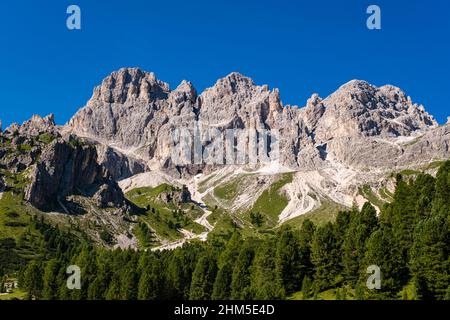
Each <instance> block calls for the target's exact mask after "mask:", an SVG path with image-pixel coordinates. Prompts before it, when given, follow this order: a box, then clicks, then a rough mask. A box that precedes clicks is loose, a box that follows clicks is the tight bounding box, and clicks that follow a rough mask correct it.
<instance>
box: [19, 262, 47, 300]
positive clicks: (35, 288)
mask: <svg viewBox="0 0 450 320" xmlns="http://www.w3.org/2000/svg"><path fill="white" fill-rule="evenodd" d="M42 286H43V284H42V270H41V267H40V266H39V264H38V263H37V262H36V261H33V262H31V263H30V264H29V265H28V266H27V268H26V269H25V272H24V275H23V288H24V289H25V290H26V291H27V293H28V296H27V297H28V299H29V300H31V299H40V298H41V294H42Z"/></svg>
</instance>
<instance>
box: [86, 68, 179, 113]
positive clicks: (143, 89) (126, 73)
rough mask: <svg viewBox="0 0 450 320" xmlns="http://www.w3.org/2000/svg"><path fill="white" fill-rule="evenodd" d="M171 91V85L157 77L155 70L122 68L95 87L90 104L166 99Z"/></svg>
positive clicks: (147, 101)
mask: <svg viewBox="0 0 450 320" xmlns="http://www.w3.org/2000/svg"><path fill="white" fill-rule="evenodd" d="M169 92H170V89H169V85H168V84H167V83H165V82H162V81H159V80H158V79H156V76H155V74H154V73H153V72H145V71H142V70H141V69H139V68H122V69H120V70H118V71H115V72H113V73H112V74H111V75H109V76H108V77H106V78H105V79H104V80H103V82H102V84H101V85H100V86H98V87H97V88H95V90H94V94H93V96H92V98H91V100H90V102H89V104H94V103H96V102H106V103H117V104H125V103H132V102H135V101H142V102H146V103H149V102H151V101H155V100H160V99H166V98H167V96H168V94H169Z"/></svg>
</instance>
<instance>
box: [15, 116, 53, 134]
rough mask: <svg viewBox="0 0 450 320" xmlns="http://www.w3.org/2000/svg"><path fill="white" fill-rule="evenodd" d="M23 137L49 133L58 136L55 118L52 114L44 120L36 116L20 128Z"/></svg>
mask: <svg viewBox="0 0 450 320" xmlns="http://www.w3.org/2000/svg"><path fill="white" fill-rule="evenodd" d="M18 131H19V134H20V135H21V136H34V137H36V136H39V135H40V134H43V133H47V134H51V135H57V134H58V131H57V129H56V125H55V116H54V115H53V114H50V115H48V116H46V117H44V118H42V117H40V116H38V115H34V116H33V117H32V118H31V119H30V120H28V121H26V122H24V123H23V124H22V125H21V126H20V127H19V128H18Z"/></svg>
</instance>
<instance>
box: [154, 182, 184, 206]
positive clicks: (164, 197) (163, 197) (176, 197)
mask: <svg viewBox="0 0 450 320" xmlns="http://www.w3.org/2000/svg"><path fill="white" fill-rule="evenodd" d="M157 200H158V201H161V202H163V203H165V204H170V203H174V204H176V205H180V204H183V203H189V202H191V201H192V199H191V193H190V192H189V190H188V188H187V187H186V186H183V187H182V188H181V189H178V188H171V189H170V190H165V191H163V192H161V193H160V194H159V195H158V198H157Z"/></svg>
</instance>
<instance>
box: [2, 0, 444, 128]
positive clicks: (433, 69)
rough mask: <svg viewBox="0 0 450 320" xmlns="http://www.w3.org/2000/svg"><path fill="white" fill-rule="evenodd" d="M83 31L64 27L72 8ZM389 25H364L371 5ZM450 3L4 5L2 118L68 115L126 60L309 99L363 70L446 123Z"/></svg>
mask: <svg viewBox="0 0 450 320" xmlns="http://www.w3.org/2000/svg"><path fill="white" fill-rule="evenodd" d="M70 4H77V5H79V6H80V7H81V10H82V30H81V31H69V30H68V29H67V28H66V18H67V14H66V8H67V7H68V5H70ZM370 4H377V5H379V6H380V7H381V10H382V30H381V31H370V30H368V29H367V28H366V19H367V16H368V15H367V14H366V8H367V7H368V5H370ZM449 35H450V4H449V1H444V0H442V1H441V0H426V1H418V0H398V1H397V0H389V1H386V0H370V1H365V0H347V1H334V0H328V1H325V0H314V1H299V0H297V1H295V0H289V1H287V0H277V1H264V0H258V1H256V0H255V1H253V0H238V1H235V0H231V1H230V0H227V1H222V0H205V1H195V0H192V1H186V0H183V1H166V0H158V1H151V0H148V1H144V0H141V1H138V0H127V1H117V0H109V1H107V0H103V1H101V0H99V1H87V0H86V1H85V0H72V1H65V0H54V1H49V0H39V1H31V0H24V1H1V4H0V40H1V49H0V70H1V74H0V94H1V101H0V104H1V106H0V119H2V120H3V122H4V127H5V124H9V123H11V122H14V121H15V122H22V121H24V120H26V119H28V118H30V116H31V115H32V114H41V115H46V114H48V113H51V112H53V113H55V115H56V121H57V122H58V123H60V124H63V123H65V122H66V121H67V120H68V119H69V118H70V117H71V116H72V115H73V114H74V113H75V112H76V111H77V110H78V109H79V108H80V107H82V106H83V105H84V104H85V102H86V101H87V100H88V99H89V98H90V96H91V94H92V90H93V88H94V86H96V85H97V84H99V83H100V82H101V80H102V79H103V78H104V77H105V76H107V75H108V74H109V73H111V72H112V71H114V70H116V69H119V68H120V67H126V66H129V67H132V66H139V67H141V68H143V69H144V70H147V71H154V72H155V73H156V74H157V76H158V78H160V79H161V80H164V81H166V82H168V83H170V85H171V87H172V88H173V87H175V86H176V85H177V84H178V83H179V82H180V81H181V80H183V79H187V80H190V81H192V82H193V83H194V85H195V86H196V88H197V90H198V91H202V90H203V89H204V88H206V87H209V86H211V85H213V83H214V82H215V81H216V80H217V79H218V78H220V77H223V76H225V75H226V74H228V73H230V72H232V71H239V72H241V73H243V74H245V75H248V76H250V77H252V78H253V79H254V80H255V81H256V83H258V84H269V86H270V87H272V88H273V87H278V88H280V91H281V97H282V100H283V102H284V103H285V104H297V105H300V106H303V105H304V104H305V102H306V99H307V98H308V97H310V95H311V94H312V93H313V92H318V93H319V94H320V95H321V96H322V97H325V96H327V95H328V94H330V93H331V92H332V91H334V90H335V89H337V88H338V87H339V86H340V85H341V84H343V83H345V82H347V81H349V80H351V79H354V78H357V79H364V80H367V81H369V82H371V83H373V84H375V85H383V84H386V83H389V84H393V85H397V86H399V87H401V88H402V89H403V90H405V91H406V93H407V94H409V95H410V96H411V97H412V98H413V101H416V102H418V103H422V104H424V105H425V107H426V108H427V110H428V111H429V112H430V113H432V114H433V115H434V116H435V117H436V118H437V119H438V121H439V122H441V123H442V122H444V121H445V119H446V117H447V116H449V115H450V110H449V107H450V102H449V101H450V81H449V74H450V62H449V59H450V41H449V40H450V37H449Z"/></svg>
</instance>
